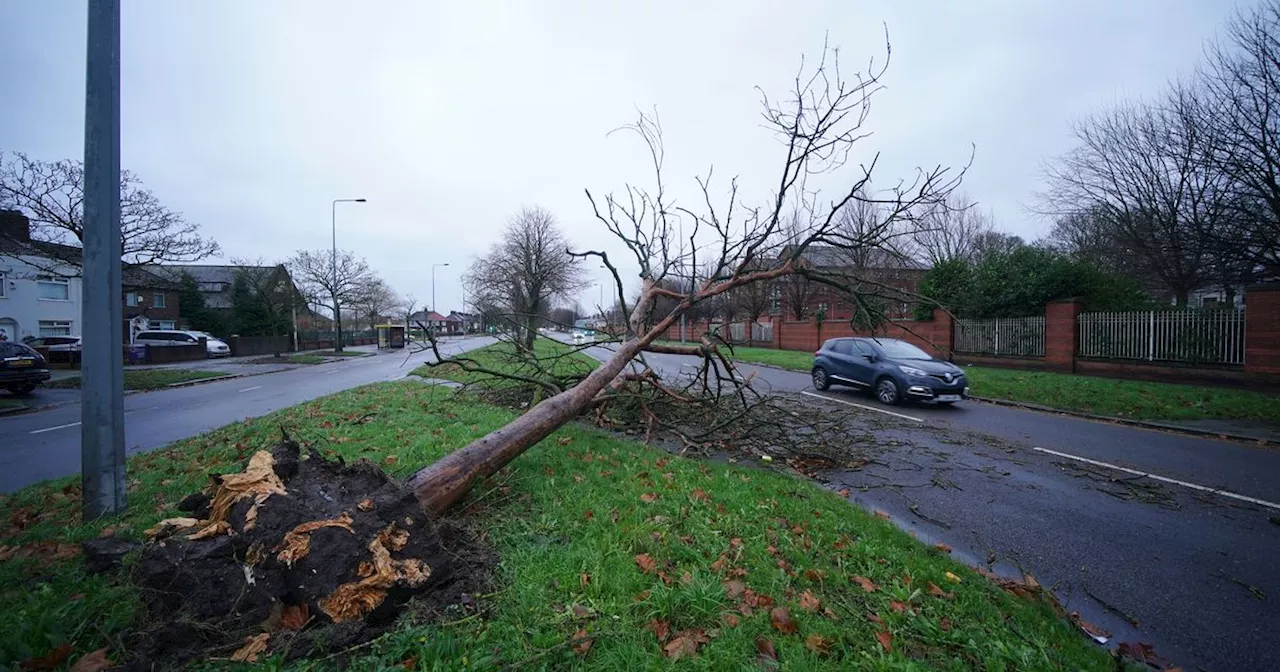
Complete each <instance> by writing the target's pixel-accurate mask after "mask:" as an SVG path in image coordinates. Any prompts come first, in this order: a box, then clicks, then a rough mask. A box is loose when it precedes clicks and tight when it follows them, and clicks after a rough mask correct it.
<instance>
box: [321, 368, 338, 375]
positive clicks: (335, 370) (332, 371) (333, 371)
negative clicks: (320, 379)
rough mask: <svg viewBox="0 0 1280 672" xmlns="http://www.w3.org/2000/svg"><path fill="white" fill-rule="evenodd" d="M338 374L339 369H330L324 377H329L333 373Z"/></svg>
mask: <svg viewBox="0 0 1280 672" xmlns="http://www.w3.org/2000/svg"><path fill="white" fill-rule="evenodd" d="M337 372H338V370H337V369H330V370H328V371H325V372H324V375H326V376H327V375H329V374H331V373H337Z"/></svg>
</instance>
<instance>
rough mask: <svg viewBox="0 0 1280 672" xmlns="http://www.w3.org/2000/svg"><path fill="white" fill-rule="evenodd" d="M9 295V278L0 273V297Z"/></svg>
mask: <svg viewBox="0 0 1280 672" xmlns="http://www.w3.org/2000/svg"><path fill="white" fill-rule="evenodd" d="M7 296H9V278H8V277H6V276H5V274H4V273H0V299H3V298H6V297H7Z"/></svg>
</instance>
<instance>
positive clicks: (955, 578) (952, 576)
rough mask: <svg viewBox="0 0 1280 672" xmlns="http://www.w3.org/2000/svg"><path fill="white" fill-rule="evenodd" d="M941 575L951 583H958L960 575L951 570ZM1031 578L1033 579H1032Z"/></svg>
mask: <svg viewBox="0 0 1280 672" xmlns="http://www.w3.org/2000/svg"><path fill="white" fill-rule="evenodd" d="M943 576H945V577H947V580H948V581H950V582H951V583H960V577H959V576H956V575H955V574H953V573H951V572H947V573H946V574H944V575H943ZM1033 580H1034V579H1033Z"/></svg>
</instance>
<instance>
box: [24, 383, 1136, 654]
mask: <svg viewBox="0 0 1280 672" xmlns="http://www.w3.org/2000/svg"><path fill="white" fill-rule="evenodd" d="M371 413H372V414H373V415H370V414H371ZM512 417H513V416H512V413H511V412H509V411H507V410H504V409H501V408H497V407H494V406H491V405H488V404H485V403H483V402H481V401H479V400H478V399H476V398H475V397H474V396H473V395H456V396H455V395H452V394H450V393H448V392H447V391H446V390H444V389H441V388H436V387H432V386H424V385H420V384H413V383H406V382H396V383H381V384H377V385H372V386H368V387H363V388H358V389H355V390H351V391H348V392H344V393H341V394H337V395H333V396H330V397H325V398H322V399H319V400H316V401H314V402H311V403H308V404H304V405H301V406H295V407H292V408H289V409H285V410H283V411H279V412H277V413H273V414H271V415H268V416H264V417H262V418H258V419H256V420H251V421H246V422H241V423H236V424H233V425H229V426H227V427H224V428H221V429H219V430H216V431H213V432H210V433H207V434H204V435H201V436H198V437H194V438H192V439H188V440H185V441H180V442H177V443H175V444H173V445H172V446H171V447H169V448H167V449H164V450H158V451H155V452H152V453H147V454H143V455H136V456H134V457H132V458H130V460H129V464H128V467H129V478H128V484H129V485H128V488H129V492H128V497H129V508H128V511H127V513H126V514H124V515H123V516H122V517H120V518H118V519H115V520H110V521H101V522H95V523H87V524H85V523H81V522H80V521H79V520H78V515H79V508H80V504H79V483H78V481H77V480H76V479H74V478H64V479H59V480H55V481H49V482H45V483H42V484H38V485H36V486H32V487H29V488H26V489H23V490H21V491H19V492H16V493H14V494H11V495H7V496H3V497H2V498H0V521H5V522H3V523H0V524H6V525H7V529H6V530H5V532H4V537H5V539H4V544H6V545H7V546H5V547H4V548H3V549H0V558H2V560H0V633H4V634H3V635H0V666H15V665H18V664H20V663H21V661H23V660H26V659H29V658H32V657H38V656H43V655H46V654H48V653H50V651H53V650H56V648H57V647H60V646H62V645H64V644H66V645H69V648H68V649H64V650H69V651H72V652H74V653H73V654H72V655H71V657H70V658H69V659H70V660H74V659H75V657H76V656H78V655H81V654H83V653H85V652H89V651H93V650H95V649H98V648H100V647H108V648H109V649H110V655H111V656H112V657H113V658H115V659H116V660H120V659H121V658H122V657H123V656H124V655H125V654H126V653H127V652H125V651H123V650H122V644H121V642H122V641H123V639H122V635H123V634H124V633H126V632H128V631H129V630H130V629H131V628H132V627H136V626H137V624H138V623H139V619H140V618H141V617H142V615H141V614H140V612H139V604H140V601H139V598H138V595H137V593H136V592H135V590H134V589H133V588H131V587H129V586H128V585H127V584H124V583H121V582H118V577H112V576H110V575H88V574H86V573H85V572H84V569H83V566H82V563H81V561H80V560H78V559H77V558H76V557H75V555H76V553H75V551H76V549H77V546H74V544H77V543H78V542H80V541H82V540H84V539H87V538H90V537H94V536H97V535H98V534H99V533H100V532H101V531H102V530H103V529H104V528H105V527H107V526H111V527H113V528H123V529H126V530H131V531H141V530H143V529H146V528H147V527H148V526H150V525H151V524H152V523H154V522H156V521H157V520H159V519H162V518H165V517H169V516H173V515H179V514H178V513H177V512H176V510H175V508H174V506H175V504H176V502H177V501H178V500H179V499H180V498H181V497H182V496H183V495H185V494H186V493H188V492H192V491H194V490H196V489H199V488H201V487H203V486H205V485H207V484H208V482H209V481H208V475H207V474H208V473H209V472H211V471H216V472H224V471H230V470H238V469H239V468H240V461H241V460H243V459H244V458H245V457H246V456H248V455H249V454H251V452H252V451H254V450H257V449H263V448H268V447H269V446H271V445H273V444H274V443H275V442H276V441H277V440H278V438H279V435H280V428H281V427H284V428H287V429H288V430H289V431H290V432H291V433H293V434H294V435H295V436H296V437H297V438H299V439H300V440H302V441H304V442H309V443H314V444H316V445H317V446H319V447H321V448H323V449H324V450H325V452H328V453H332V454H338V455H342V456H343V457H345V458H346V459H348V460H352V459H358V458H368V459H371V460H374V461H375V462H377V463H378V464H381V465H383V466H384V467H385V468H387V469H388V470H389V471H391V472H392V473H393V474H395V475H397V476H402V477H403V476H407V475H408V474H409V473H411V472H412V471H413V469H414V467H416V466H419V465H424V464H427V463H429V462H431V461H432V460H434V459H436V458H439V457H440V456H442V455H444V454H446V453H448V452H449V451H451V450H453V449H455V448H457V447H459V446H461V445H464V444H465V443H466V442H467V441H469V440H471V439H472V438H474V437H476V436H479V435H481V434H482V433H485V432H488V431H490V430H493V429H495V428H497V427H500V426H502V425H503V424H505V423H506V422H507V421H509V420H510V419H511V418H512ZM460 508H461V510H462V512H463V513H465V514H466V516H467V520H469V521H471V524H473V525H476V526H477V528H478V529H482V530H484V532H485V534H486V536H487V539H488V540H489V542H490V543H492V544H493V545H494V547H495V550H496V551H497V553H498V555H499V557H500V564H499V566H498V568H497V572H498V574H497V576H496V577H495V585H494V586H493V589H492V590H491V591H490V592H489V593H488V594H486V595H481V596H478V597H477V600H478V603H479V607H480V609H479V611H477V612H476V613H474V614H471V615H468V616H463V617H462V618H458V619H455V620H453V621H450V622H448V623H444V624H442V623H440V622H435V621H427V620H424V619H420V618H414V617H412V616H411V615H405V616H402V617H401V619H400V620H399V621H398V622H397V624H396V626H395V628H394V629H393V630H392V631H391V632H389V633H388V634H387V635H386V636H385V637H384V638H382V639H380V640H378V641H376V642H375V643H373V644H372V645H370V646H367V647H364V648H362V649H360V651H358V652H356V653H354V654H353V659H352V660H349V661H347V662H348V663H349V664H350V666H351V667H353V668H354V669H399V668H398V667H397V666H398V665H400V664H402V663H404V662H406V661H409V660H410V659H412V660H414V661H415V662H416V665H417V668H416V669H449V670H462V669H491V668H493V667H497V666H507V665H512V664H519V663H525V664H532V665H531V666H532V667H537V668H542V669H562V668H590V669H604V670H631V669H656V668H664V669H665V668H667V667H673V668H676V669H690V670H692V669H742V668H746V667H751V666H753V665H756V664H757V660H758V658H759V656H760V655H761V653H760V652H761V651H771V652H774V653H775V655H776V658H777V659H778V660H779V661H781V662H782V664H783V665H784V666H786V667H787V668H790V669H805V670H821V669H831V670H836V669H850V668H858V669H883V670H907V669H921V668H933V669H955V670H961V669H975V668H977V669H1042V670H1048V669H1073V670H1074V669H1098V670H1104V669H1105V670H1110V669H1113V663H1112V661H1111V659H1110V656H1109V655H1108V654H1107V653H1106V652H1105V651H1103V650H1101V649H1099V648H1097V647H1095V646H1094V645H1092V644H1091V643H1089V642H1088V641H1086V639H1085V638H1084V637H1083V636H1082V635H1081V634H1079V633H1078V632H1076V631H1075V630H1074V628H1073V627H1072V626H1071V625H1070V624H1069V623H1068V622H1067V621H1065V620H1063V619H1061V618H1060V617H1059V616H1057V615H1056V614H1055V613H1054V612H1053V611H1052V610H1051V608H1050V607H1049V606H1047V605H1045V604H1043V603H1040V602H1031V601H1026V600H1021V599H1016V598H1014V597H1012V596H1010V595H1008V594H1006V593H1005V592H1003V591H1002V590H1000V589H999V588H997V587H995V586H994V585H993V584H991V583H990V582H988V581H987V580H985V579H983V578H982V577H980V576H979V575H977V574H976V573H974V572H972V571H970V570H969V569H967V568H965V567H963V566H961V565H959V564H957V563H955V562H953V561H952V560H951V559H950V558H949V557H948V556H947V555H945V553H943V552H941V551H939V550H936V549H932V548H927V547H925V546H923V545H921V544H920V543H919V542H917V541H916V540H914V539H912V538H911V537H909V536H908V535H907V534H905V533H904V532H902V531H901V530H899V529H897V528H896V527H894V526H893V525H892V524H890V523H888V522H885V521H882V520H878V519H876V518H875V517H873V516H870V515H867V514H866V513H864V512H863V511H861V510H859V509H856V508H854V507H851V506H849V505H848V503H847V502H845V501H844V500H843V499H842V498H840V497H838V496H836V495H834V494H832V493H829V492H827V491H824V490H821V489H819V488H817V487H815V486H814V485H812V484H810V483H809V482H805V481H801V480H797V479H794V478H791V477H788V476H783V475H779V474H775V473H772V472H767V471H761V470H754V469H748V468H742V467H738V466H733V465H721V464H711V463H704V462H700V461H697V460H694V459H686V458H682V457H676V456H671V455H668V454H666V453H665V452H663V451H660V450H658V449H655V448H650V447H646V446H643V445H639V444H637V443H634V442H631V441H625V440H620V439H618V438H616V437H614V436H611V435H607V434H604V433H601V432H597V431H594V430H591V429H586V428H582V427H578V426H568V427H565V428H562V429H561V430H560V431H558V432H557V433H556V434H555V435H553V436H552V437H551V438H549V439H548V440H546V441H543V442H542V443H541V444H539V445H538V446H535V447H534V448H532V449H531V450H529V451H528V452H527V453H526V454H525V455H523V456H521V457H520V458H519V459H517V460H516V461H515V462H513V463H512V464H511V465H509V466H508V468H507V469H505V470H504V471H503V472H501V473H500V474H498V475H497V476H495V478H494V479H493V483H492V484H491V485H489V486H488V487H485V488H479V489H477V491H476V492H475V493H473V495H472V497H471V498H470V499H469V500H467V501H466V502H464V503H463V504H462V505H460ZM935 586H936V587H937V588H936V589H935ZM784 610H785V611H784ZM660 635H661V636H662V639H661V640H660V638H659V636H660ZM575 638H576V639H575ZM587 642H590V643H589V644H588V643H587ZM672 658H676V659H677V660H676V661H675V662H676V664H675V665H671V663H672ZM263 662H264V663H265V664H267V665H268V666H271V667H272V668H273V669H328V668H329V667H332V666H334V665H336V661H330V662H329V663H325V664H319V665H316V664H315V663H309V662H307V661H299V662H296V663H293V664H289V665H283V664H282V663H280V661H279V660H278V659H272V660H267V661H263ZM202 665H203V668H204V669H209V668H222V667H233V664H230V663H227V662H225V661H212V660H211V661H206V662H205V663H203V664H202Z"/></svg>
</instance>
